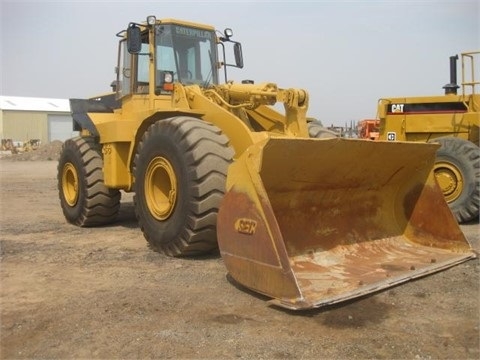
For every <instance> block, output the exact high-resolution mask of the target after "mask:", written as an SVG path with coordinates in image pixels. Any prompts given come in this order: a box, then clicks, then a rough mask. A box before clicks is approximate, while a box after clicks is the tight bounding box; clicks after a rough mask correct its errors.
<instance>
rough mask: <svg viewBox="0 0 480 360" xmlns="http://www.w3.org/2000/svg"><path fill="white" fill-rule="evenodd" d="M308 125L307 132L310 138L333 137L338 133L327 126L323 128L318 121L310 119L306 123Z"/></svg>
mask: <svg viewBox="0 0 480 360" xmlns="http://www.w3.org/2000/svg"><path fill="white" fill-rule="evenodd" d="M307 126H308V134H309V135H310V137H311V138H315V139H333V138H336V137H338V134H337V133H335V132H333V131H331V130H328V129H327V128H324V127H323V126H322V124H320V123H319V122H318V121H311V122H309V123H307Z"/></svg>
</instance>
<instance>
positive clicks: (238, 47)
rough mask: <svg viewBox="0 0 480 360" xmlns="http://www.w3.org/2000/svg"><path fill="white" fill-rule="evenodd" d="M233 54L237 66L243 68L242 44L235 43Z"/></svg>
mask: <svg viewBox="0 0 480 360" xmlns="http://www.w3.org/2000/svg"><path fill="white" fill-rule="evenodd" d="M233 53H234V55H235V64H236V66H237V67H238V68H240V69H242V68H243V54H242V44H240V43H237V42H236V43H235V44H234V45H233Z"/></svg>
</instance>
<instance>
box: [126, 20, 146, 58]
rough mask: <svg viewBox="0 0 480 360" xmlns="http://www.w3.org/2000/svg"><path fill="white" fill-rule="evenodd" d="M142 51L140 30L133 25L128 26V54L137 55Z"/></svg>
mask: <svg viewBox="0 0 480 360" xmlns="http://www.w3.org/2000/svg"><path fill="white" fill-rule="evenodd" d="M141 49H142V35H141V31H140V28H139V27H138V26H136V25H135V24H130V25H128V29H127V50H128V52H129V53H130V54H138V53H139V52H140V50H141Z"/></svg>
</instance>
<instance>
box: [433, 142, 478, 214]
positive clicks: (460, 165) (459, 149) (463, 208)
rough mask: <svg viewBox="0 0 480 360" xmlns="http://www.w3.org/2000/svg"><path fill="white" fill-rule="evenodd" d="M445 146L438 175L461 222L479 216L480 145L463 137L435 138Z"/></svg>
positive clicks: (437, 163) (439, 154)
mask: <svg viewBox="0 0 480 360" xmlns="http://www.w3.org/2000/svg"><path fill="white" fill-rule="evenodd" d="M434 142H437V143H439V144H440V145H441V147H440V149H438V150H437V157H436V160H435V177H436V179H437V183H438V184H439V186H440V188H441V189H442V191H443V194H444V196H445V200H446V201H447V203H448V205H449V207H450V210H451V211H452V212H453V214H454V216H455V218H456V219H457V221H458V222H459V223H463V222H468V221H471V220H474V219H476V220H477V221H478V216H479V206H480V148H479V147H478V146H476V145H475V144H473V143H472V142H470V141H467V140H463V139H459V138H440V139H435V140H434Z"/></svg>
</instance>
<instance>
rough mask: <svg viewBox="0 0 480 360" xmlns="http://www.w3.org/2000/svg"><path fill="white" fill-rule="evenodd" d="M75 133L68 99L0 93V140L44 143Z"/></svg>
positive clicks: (64, 138)
mask: <svg viewBox="0 0 480 360" xmlns="http://www.w3.org/2000/svg"><path fill="white" fill-rule="evenodd" d="M76 134H77V132H74V131H73V121H72V116H71V114H70V103H69V101H68V99H48V98H32V97H17V96H0V139H10V140H12V141H20V142H23V141H28V140H33V139H38V140H40V141H41V143H42V144H46V143H49V142H51V141H54V140H60V141H65V140H66V139H68V138H70V137H73V136H75V135H76Z"/></svg>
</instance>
